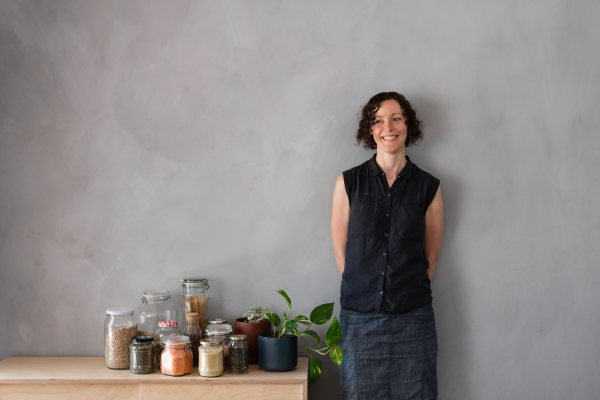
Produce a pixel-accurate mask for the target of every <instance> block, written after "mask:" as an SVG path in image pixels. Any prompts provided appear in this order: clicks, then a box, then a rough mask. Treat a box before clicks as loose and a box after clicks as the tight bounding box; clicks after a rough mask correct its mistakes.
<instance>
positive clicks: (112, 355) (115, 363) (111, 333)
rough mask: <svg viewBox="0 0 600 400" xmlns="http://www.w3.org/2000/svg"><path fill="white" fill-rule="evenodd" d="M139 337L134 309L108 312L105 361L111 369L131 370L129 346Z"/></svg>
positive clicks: (105, 331)
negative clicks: (133, 338) (135, 337)
mask: <svg viewBox="0 0 600 400" xmlns="http://www.w3.org/2000/svg"><path fill="white" fill-rule="evenodd" d="M135 335H137V325H136V323H135V317H134V316H133V308H130V307H115V308H109V309H108V310H106V319H105V320H104V361H105V362H106V366H107V367H108V368H110V369H129V344H130V343H131V338H132V337H134V336H135Z"/></svg>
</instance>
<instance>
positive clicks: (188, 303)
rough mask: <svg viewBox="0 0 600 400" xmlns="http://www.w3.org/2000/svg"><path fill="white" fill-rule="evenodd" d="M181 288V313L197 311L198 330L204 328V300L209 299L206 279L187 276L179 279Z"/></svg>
mask: <svg viewBox="0 0 600 400" xmlns="http://www.w3.org/2000/svg"><path fill="white" fill-rule="evenodd" d="M181 287H182V288H183V315H185V314H187V313H198V315H199V321H198V325H200V331H201V332H204V331H205V330H206V325H207V324H206V302H207V300H208V299H210V294H209V293H208V279H205V278H188V279H183V280H182V281H181Z"/></svg>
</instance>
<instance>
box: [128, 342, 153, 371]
mask: <svg viewBox="0 0 600 400" xmlns="http://www.w3.org/2000/svg"><path fill="white" fill-rule="evenodd" d="M129 358H130V360H131V361H130V365H129V370H130V371H131V372H132V373H134V374H151V373H153V372H154V371H155V370H156V345H155V344H154V337H153V336H134V337H133V338H132V339H131V345H130V346H129Z"/></svg>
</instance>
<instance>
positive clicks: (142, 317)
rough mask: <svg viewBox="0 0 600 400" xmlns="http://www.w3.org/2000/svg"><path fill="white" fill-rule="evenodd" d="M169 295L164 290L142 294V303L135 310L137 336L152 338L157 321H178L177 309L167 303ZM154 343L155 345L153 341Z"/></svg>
mask: <svg viewBox="0 0 600 400" xmlns="http://www.w3.org/2000/svg"><path fill="white" fill-rule="evenodd" d="M170 297H171V294H170V293H169V292H168V291H166V290H147V291H145V292H142V303H141V304H140V306H139V307H138V308H137V310H135V320H136V321H137V327H138V336H139V335H149V336H154V335H155V334H156V330H157V329H158V323H159V321H164V320H174V321H178V320H179V319H178V316H177V308H176V307H175V306H174V305H172V304H170V303H168V302H167V300H169V298H170ZM155 343H157V342H156V341H155Z"/></svg>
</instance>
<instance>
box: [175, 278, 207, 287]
mask: <svg viewBox="0 0 600 400" xmlns="http://www.w3.org/2000/svg"><path fill="white" fill-rule="evenodd" d="M180 282H181V286H183V287H204V288H207V289H208V279H206V278H187V279H182V280H181V281H180Z"/></svg>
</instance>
